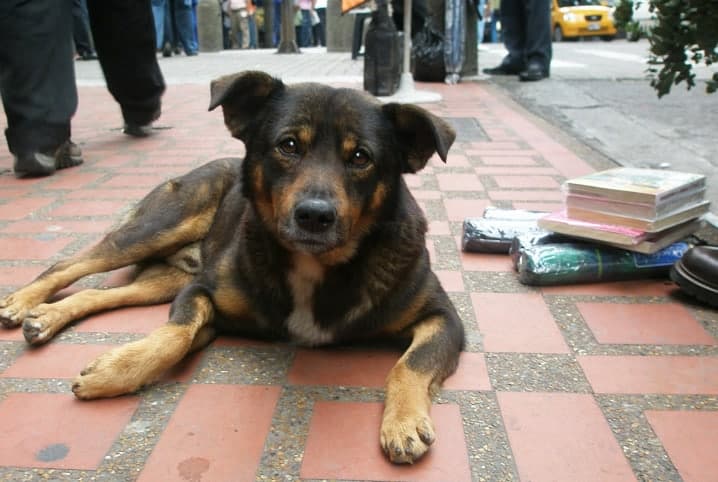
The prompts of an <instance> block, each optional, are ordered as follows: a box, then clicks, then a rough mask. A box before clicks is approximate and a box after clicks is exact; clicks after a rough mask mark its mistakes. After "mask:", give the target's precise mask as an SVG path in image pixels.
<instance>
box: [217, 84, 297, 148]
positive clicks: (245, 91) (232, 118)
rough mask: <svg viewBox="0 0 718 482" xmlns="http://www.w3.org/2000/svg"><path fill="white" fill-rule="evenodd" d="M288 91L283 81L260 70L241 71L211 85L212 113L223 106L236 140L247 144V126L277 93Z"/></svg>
mask: <svg viewBox="0 0 718 482" xmlns="http://www.w3.org/2000/svg"><path fill="white" fill-rule="evenodd" d="M282 89H284V84H283V83H282V81H281V80H279V79H275V78H273V77H272V76H270V75H269V74H266V73H264V72H257V71H247V72H240V73H238V74H232V75H225V76H223V77H220V78H218V79H215V80H213V81H212V83H211V84H210V92H211V100H210V103H209V110H214V109H215V108H216V107H217V106H219V105H221V106H222V112H223V113H224V123H225V125H226V126H227V128H228V129H229V131H230V132H231V133H232V136H233V137H236V138H237V139H241V140H243V141H246V135H247V132H246V130H247V126H248V125H249V123H250V121H251V120H252V119H253V118H254V117H255V116H256V115H257V114H258V113H259V111H260V110H261V109H262V108H263V107H264V105H265V103H266V102H267V100H268V99H269V98H270V96H271V95H272V94H274V93H275V92H278V91H281V90H282Z"/></svg>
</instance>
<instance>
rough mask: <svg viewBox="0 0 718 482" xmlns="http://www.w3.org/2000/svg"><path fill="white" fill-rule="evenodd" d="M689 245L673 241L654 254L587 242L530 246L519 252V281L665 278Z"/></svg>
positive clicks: (546, 282) (538, 283)
mask: <svg viewBox="0 0 718 482" xmlns="http://www.w3.org/2000/svg"><path fill="white" fill-rule="evenodd" d="M688 248H689V245H688V244H687V243H675V244H672V245H671V246H668V247H667V248H664V249H662V250H660V251H658V252H657V253H654V254H640V253H632V252H630V251H626V250H623V249H617V248H604V247H599V246H596V245H593V244H588V243H561V244H543V245H537V246H531V247H527V248H525V249H524V250H523V251H522V252H521V253H519V257H518V272H519V281H520V282H521V283H523V284H526V285H535V286H546V285H561V284H574V283H595V282H599V281H619V280H631V279H645V278H661V277H666V278H667V277H668V272H669V270H670V268H671V266H673V264H674V263H675V262H676V261H678V260H679V259H680V258H681V256H683V253H685V252H686V251H687V250H688Z"/></svg>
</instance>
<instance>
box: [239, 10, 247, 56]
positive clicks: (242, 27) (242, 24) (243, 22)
mask: <svg viewBox="0 0 718 482" xmlns="http://www.w3.org/2000/svg"><path fill="white" fill-rule="evenodd" d="M244 13H245V14H246V12H244ZM237 17H239V31H240V33H241V34H242V43H241V45H240V47H241V48H243V49H247V48H249V17H242V16H241V15H239V13H238V14H237Z"/></svg>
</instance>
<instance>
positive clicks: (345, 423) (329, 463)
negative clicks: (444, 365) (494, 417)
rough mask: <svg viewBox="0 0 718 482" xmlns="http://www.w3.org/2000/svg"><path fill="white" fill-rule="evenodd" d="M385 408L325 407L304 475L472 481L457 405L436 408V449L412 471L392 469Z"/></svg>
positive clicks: (316, 418) (318, 409)
mask: <svg viewBox="0 0 718 482" xmlns="http://www.w3.org/2000/svg"><path fill="white" fill-rule="evenodd" d="M381 413H382V406H381V404H379V403H355V402H319V403H316V404H315V405H314V415H313V416H312V421H311V425H310V427H309V436H308V438H307V446H306V450H305V453H304V459H303V461H302V469H301V472H300V475H301V476H302V477H305V478H311V479H335V478H342V479H350V480H397V481H417V482H420V481H436V482H439V481H448V480H451V481H452V482H453V481H455V482H461V481H468V480H471V475H470V472H469V463H468V462H469V461H468V457H467V454H466V449H465V448H463V447H464V432H463V429H462V427H461V415H460V413H459V407H457V406H456V405H449V404H446V405H434V406H433V407H432V411H431V415H432V418H433V420H434V425H435V429H436V442H435V444H434V447H432V449H431V450H430V451H429V452H428V454H427V455H426V456H425V457H423V458H422V459H421V460H420V461H419V462H417V463H415V464H413V465H411V466H404V467H400V466H396V465H392V464H391V463H390V462H389V461H388V460H387V459H386V457H384V455H383V454H382V452H381V448H380V447H379V443H378V442H377V439H378V432H379V428H378V427H379V424H380V422H381Z"/></svg>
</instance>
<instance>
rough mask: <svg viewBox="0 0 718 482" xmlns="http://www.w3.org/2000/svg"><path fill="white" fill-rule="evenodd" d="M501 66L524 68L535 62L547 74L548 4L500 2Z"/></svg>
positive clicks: (540, 1) (529, 0)
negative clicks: (504, 55) (502, 59)
mask: <svg viewBox="0 0 718 482" xmlns="http://www.w3.org/2000/svg"><path fill="white" fill-rule="evenodd" d="M501 32H502V36H503V40H504V45H505V46H506V50H508V51H509V53H508V55H507V56H506V58H504V61H503V62H504V63H506V64H510V65H514V66H521V67H523V66H525V65H526V64H527V63H528V62H537V63H539V64H540V65H541V66H542V67H543V68H545V69H546V72H549V71H550V65H551V54H552V50H551V0H501Z"/></svg>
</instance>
